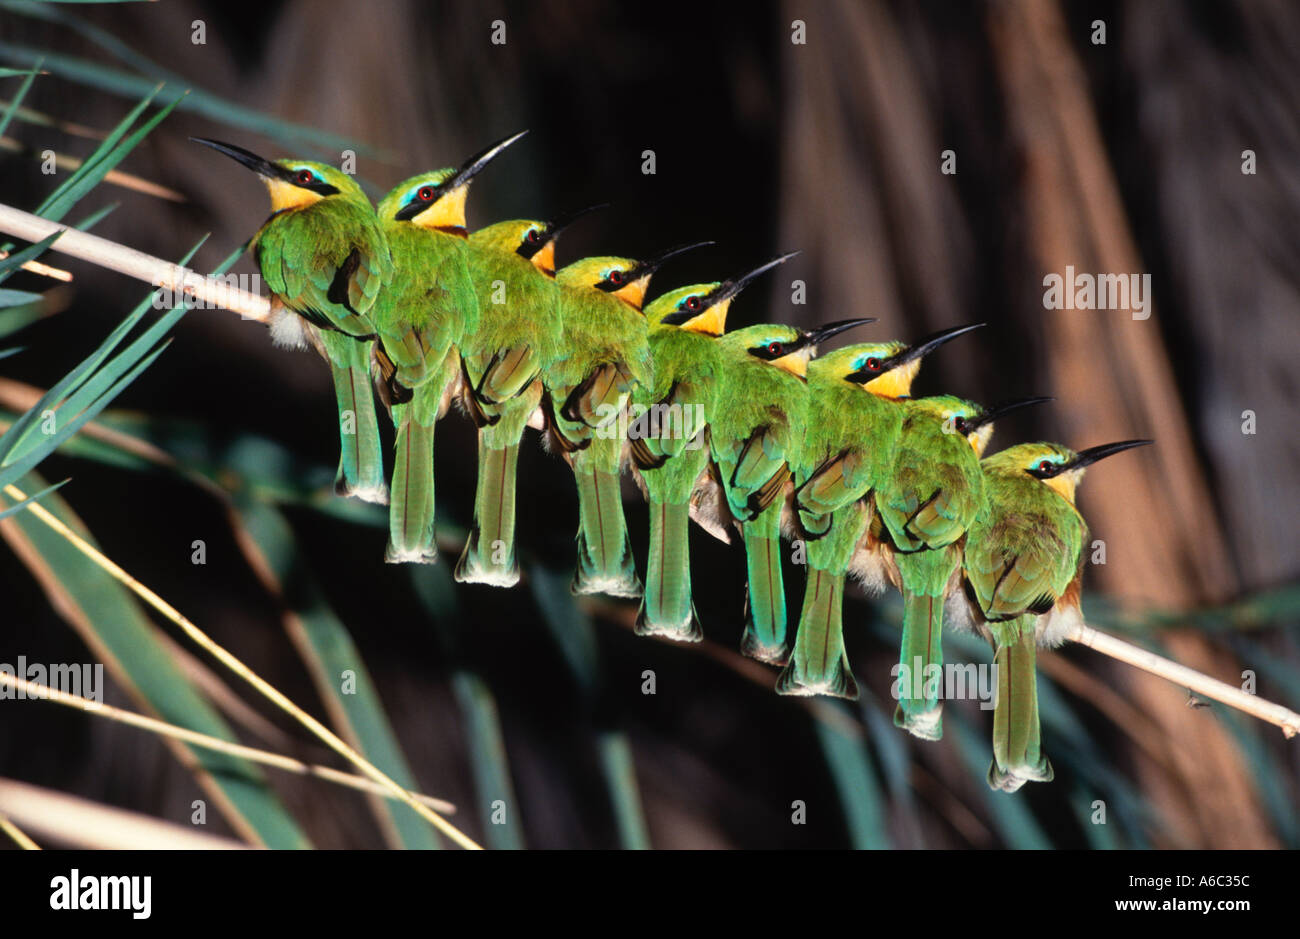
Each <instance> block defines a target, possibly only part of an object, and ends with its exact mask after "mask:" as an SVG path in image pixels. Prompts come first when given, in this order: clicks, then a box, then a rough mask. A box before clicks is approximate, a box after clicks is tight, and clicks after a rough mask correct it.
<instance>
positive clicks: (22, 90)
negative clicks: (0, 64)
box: [0, 59, 41, 134]
mask: <svg viewBox="0 0 1300 939" xmlns="http://www.w3.org/2000/svg"><path fill="white" fill-rule="evenodd" d="M40 69H41V60H40V59H37V60H36V62H35V64H33V65H32V67H31V69H30V70H28V71H26V72H12V71H10V70H8V69H6V71H10V74H12V75H26V76H27V78H26V79H24V80H23V83H22V84H21V85H19V86H18V93H17V94H16V95H14V96H13V98H12V99H11V100H10V102H9V107H7V108H5V113H4V116H3V117H0V134H3V133H4V132H5V131H6V130H7V129H8V128H9V122H10V121H12V120H13V119H14V115H15V114H17V113H18V106H19V105H20V104H22V102H23V98H26V97H27V92H28V91H30V90H31V87H32V82H34V81H36V75H37V73H38V72H40Z"/></svg>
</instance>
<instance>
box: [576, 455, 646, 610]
mask: <svg viewBox="0 0 1300 939" xmlns="http://www.w3.org/2000/svg"><path fill="white" fill-rule="evenodd" d="M618 477H619V474H618V472H617V471H615V472H612V473H611V472H606V471H605V470H601V469H590V468H586V467H580V466H575V467H574V478H575V479H576V480H577V481H578V565H577V568H576V570H575V571H574V574H573V583H572V585H571V587H570V589H571V590H572V591H573V592H574V593H577V594H584V593H604V594H608V595H610V596H613V597H632V598H635V597H639V596H641V580H640V578H639V577H637V575H636V565H635V563H634V562H633V559H632V540H631V538H629V537H628V534H627V524H626V522H625V521H624V519H623V496H622V493H621V492H620V491H619V478H618Z"/></svg>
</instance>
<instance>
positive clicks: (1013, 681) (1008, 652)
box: [988, 614, 1053, 792]
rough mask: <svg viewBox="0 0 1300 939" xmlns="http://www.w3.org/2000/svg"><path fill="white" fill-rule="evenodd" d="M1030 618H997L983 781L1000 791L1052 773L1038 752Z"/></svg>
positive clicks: (1036, 690) (1032, 619)
mask: <svg viewBox="0 0 1300 939" xmlns="http://www.w3.org/2000/svg"><path fill="white" fill-rule="evenodd" d="M1035 619H1036V617H1034V616H1033V615H1032V614H1030V615H1026V616H1022V617H1020V618H1019V619H1018V620H1016V621H1015V622H1014V625H1013V624H1012V623H1005V624H1000V628H999V629H998V630H997V632H998V634H999V636H998V646H997V651H996V652H995V654H994V662H995V663H996V664H997V669H998V697H997V704H996V706H995V707H994V710H993V762H992V763H991V764H990V765H989V776H988V782H989V785H990V786H991V787H993V788H994V789H1001V790H1003V791H1005V792H1015V791H1016V790H1017V789H1019V788H1020V787H1021V786H1023V785H1024V784H1025V783H1026V782H1049V781H1050V780H1051V779H1052V776H1053V772H1052V764H1051V763H1049V762H1048V760H1047V757H1046V756H1044V755H1043V749H1042V740H1041V738H1040V729H1039V723H1038V676H1037V674H1036V673H1035V671H1034V667H1035V659H1036V652H1037V650H1036V649H1035V640H1034V622H1035ZM1004 630H1005V631H1004ZM1016 630H1018V631H1019V635H1018V636H1017V635H1015V631H1016ZM1004 640H1005V641H1004Z"/></svg>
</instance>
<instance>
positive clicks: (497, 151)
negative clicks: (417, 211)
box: [438, 130, 528, 192]
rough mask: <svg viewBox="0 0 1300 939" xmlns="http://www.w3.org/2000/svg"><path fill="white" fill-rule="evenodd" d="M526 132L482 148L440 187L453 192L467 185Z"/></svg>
mask: <svg viewBox="0 0 1300 939" xmlns="http://www.w3.org/2000/svg"><path fill="white" fill-rule="evenodd" d="M526 133H528V131H526V130H521V131H520V132H519V133H517V134H513V135H511V136H509V137H506V138H504V139H502V140H498V141H497V142H496V143H494V144H492V145H491V146H489V147H488V148H487V149H485V150H481V151H479V152H478V153H476V154H474V155H473V156H472V157H470V158H469V159H468V160H466V161H465V164H464V165H463V166H462V167H461V168H460V169H458V170H457V171H456V175H455V176H453V177H452V178H451V179H449V180H447V181H446V182H445V183H443V184H442V185H441V186H439V187H438V188H439V189H441V190H442V191H443V192H451V191H452V190H453V189H458V188H460V187H461V186H463V185H465V184H466V183H468V182H469V181H470V180H471V179H473V178H474V177H475V176H477V175H478V174H479V173H480V172H481V171H482V170H483V169H484V168H485V167H486V166H487V165H488V164H489V163H491V162H492V161H493V160H495V159H496V158H497V157H499V156H500V155H501V153H502V151H504V150H505V149H506V147H508V146H510V145H511V144H513V143H514V142H515V141H516V140H518V139H519V138H520V137H522V136H524V134H526Z"/></svg>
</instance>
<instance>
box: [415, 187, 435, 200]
mask: <svg viewBox="0 0 1300 939" xmlns="http://www.w3.org/2000/svg"><path fill="white" fill-rule="evenodd" d="M415 197H416V198H417V199H419V200H420V201H421V202H430V201H432V200H433V187H432V186H421V187H420V191H419V192H417V193H416V194H415Z"/></svg>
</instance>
